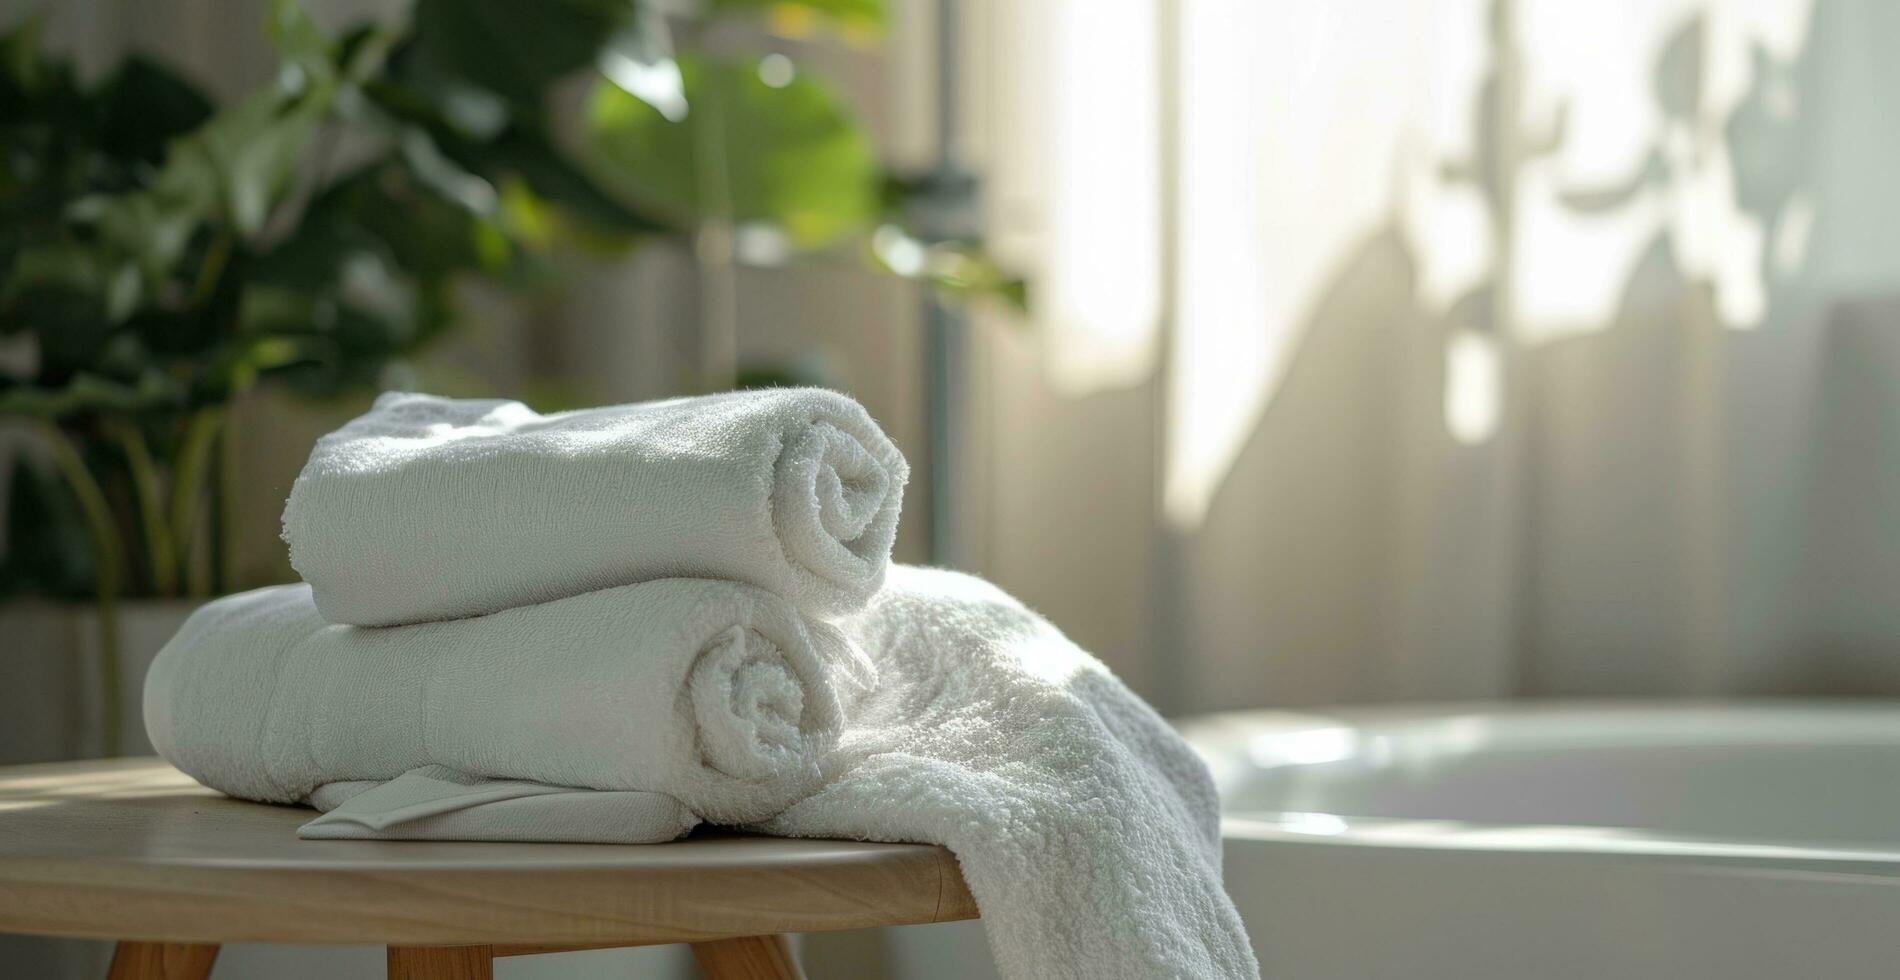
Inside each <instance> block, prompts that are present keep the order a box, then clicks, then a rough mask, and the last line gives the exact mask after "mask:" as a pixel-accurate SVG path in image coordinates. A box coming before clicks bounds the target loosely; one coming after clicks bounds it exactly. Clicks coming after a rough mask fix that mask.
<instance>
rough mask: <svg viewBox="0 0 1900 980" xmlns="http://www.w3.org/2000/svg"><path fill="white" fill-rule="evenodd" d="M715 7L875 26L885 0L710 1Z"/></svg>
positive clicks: (882, 14)
mask: <svg viewBox="0 0 1900 980" xmlns="http://www.w3.org/2000/svg"><path fill="white" fill-rule="evenodd" d="M712 7H713V9H715V10H776V11H788V10H801V11H809V12H811V13H814V14H818V15H821V16H824V17H830V18H832V19H834V20H837V21H839V22H841V23H844V24H847V25H852V26H857V25H878V24H882V23H884V0H712Z"/></svg>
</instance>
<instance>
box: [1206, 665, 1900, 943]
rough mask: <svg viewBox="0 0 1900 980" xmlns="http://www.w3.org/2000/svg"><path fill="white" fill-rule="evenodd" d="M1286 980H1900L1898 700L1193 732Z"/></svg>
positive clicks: (1275, 720)
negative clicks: (1218, 791) (1650, 979)
mask: <svg viewBox="0 0 1900 980" xmlns="http://www.w3.org/2000/svg"><path fill="white" fill-rule="evenodd" d="M1183 728H1184V730H1185V731H1186V732H1187V735H1188V737H1189V739H1190V740H1191V741H1192V742H1194V744H1195V745H1196V746H1197V747H1198V748H1200V749H1201V750H1202V752H1203V754H1204V755H1206V757H1207V758H1208V760H1209V762H1210V764H1211V765H1212V766H1213V768H1214V771H1215V774H1216V778H1217V779H1218V780H1219V781H1220V784H1221V794H1222V805H1223V809H1224V811H1225V813H1226V820H1225V825H1224V830H1225V835H1226V837H1227V847H1226V875H1227V885H1228V890H1229V891H1230V892H1231V893H1232V895H1233V896H1234V900H1235V902H1236V904H1238V905H1239V907H1240V911H1241V915H1242V916H1243V917H1244V918H1245V919H1246V921H1247V928H1248V930H1249V931H1250V933H1251V934H1252V936H1253V941H1254V946H1255V949H1256V950H1257V951H1258V952H1259V954H1260V961H1261V965H1262V970H1263V973H1264V974H1265V976H1266V977H1268V978H1269V980H1322V978H1324V980H1333V978H1339V980H1346V978H1351V980H1377V978H1388V977H1390V978H1406V980H1430V978H1447V980H1449V978H1457V980H1518V978H1526V980H1570V978H1576V980H1585V978H1588V980H1603V978H1624V977H1659V978H1661V977H1666V978H1670V980H1701V978H1707V980H1756V978H1761V980H1769V978H1773V980H1785V978H1805V977H1828V978H1860V977H1884V978H1891V977H1894V976H1900V707H1888V706H1882V705H1872V704H1850V703H1823V702H1787V703H1762V704H1735V705H1716V704H1675V705H1668V704H1650V705H1646V706H1630V705H1617V706H1612V705H1594V704H1548V705H1542V706H1536V707H1500V706H1494V705H1490V706H1451V707H1407V708H1381V709H1353V710H1343V711H1337V712H1334V711H1326V712H1320V713H1302V714H1292V713H1285V712H1270V711H1256V712H1240V713H1232V714H1224V715H1211V716H1205V717H1202V718H1198V719H1194V720H1191V721H1189V722H1187V723H1185V724H1184V726H1183Z"/></svg>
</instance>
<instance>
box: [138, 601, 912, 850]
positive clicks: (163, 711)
mask: <svg viewBox="0 0 1900 980" xmlns="http://www.w3.org/2000/svg"><path fill="white" fill-rule="evenodd" d="M873 677H874V671H873V669H872V668H871V666H870V665H869V662H868V661H867V660H865V659H864V657H863V655H862V654H861V653H860V652H859V651H858V650H857V649H856V647H854V646H853V645H852V644H851V643H850V642H849V641H848V640H846V639H845V638H844V637H843V636H842V635H841V634H840V633H839V632H838V631H837V630H836V629H835V628H833V627H831V626H828V625H826V624H824V623H820V622H813V621H810V620H808V619H806V618H804V617H803V616H801V615H799V614H798V613H797V611H796V610H794V609H793V608H792V607H791V606H790V605H789V604H787V603H786V602H785V601H784V600H783V599H780V598H779V597H777V596H774V595H772V594H770V593H768V592H765V591H762V590H760V589H756V588H753V587H751V586H745V585H738V584H735V583H730V582H716V581H708V580H701V579H663V580H660V581H656V582H648V583H645V584H641V585H631V586H622V587H620V588H614V589H603V590H600V591H596V592H589V593H586V594H583V595H578V596H573V597H570V598H566V599H560V600H557V601H554V602H548V603H542V604H539V605H532V606H523V607H521V608H519V609H510V610H506V611H503V612H498V613H494V614H491V615H488V616H481V617H476V618H472V619H461V620H454V621H451V622H443V623H422V624H418V625H414V626H397V627H390V628H387V629H367V628H363V627H354V626H343V625H335V624H331V623H327V622H325V621H324V619H323V617H322V616H321V615H319V614H318V612H317V608H316V605H315V604H314V603H313V602H312V601H311V597H310V588H309V586H306V585H286V586H276V587H272V588H266V589H258V590H256V591H253V592H246V593H242V594H239V595H234V596H227V597H225V598H223V599H218V600H216V601H214V602H211V603H209V604H207V605H206V606H204V607H203V608H202V609H200V610H198V611H197V612H196V613H194V614H193V615H192V617H191V618H190V620H188V621H187V622H186V623H185V625H184V627H183V628H182V629H181V630H180V631H179V633H178V635H177V636H176V637H174V638H173V639H172V640H171V642H170V643H168V644H166V645H165V648H164V649H163V650H161V651H160V652H159V655H158V658H157V660H156V661H155V662H154V663H153V665H152V669H151V671H150V673H149V674H148V675H147V677H146V684H145V724H146V730H147V731H148V733H149V734H150V735H151V739H152V744H153V745H154V746H156V747H157V748H158V751H159V754H161V755H163V756H164V757H165V758H166V759H167V760H169V761H170V762H171V763H172V764H173V765H176V766H177V767H178V768H180V769H182V770H184V771H185V772H186V773H188V774H190V775H191V776H192V777H193V778H195V779H197V780H198V781H199V782H202V783H204V784H205V785H207V786H210V787H212V788H214V789H218V790H222V791H223V792H226V793H229V794H231V795H232V796H239V797H244V798H247V799H254V800H266V801H273V802H294V801H300V800H305V799H307V798H309V797H310V795H311V793H312V791H313V790H315V789H316V788H317V787H319V786H322V785H324V784H327V783H335V782H346V781H365V780H373V781H383V780H394V779H396V778H397V777H399V776H402V775H403V774H404V773H407V772H409V771H410V770H414V769H418V768H420V767H425V766H430V765H437V766H445V767H448V769H450V770H454V771H456V772H459V773H462V774H466V775H468V776H472V777H487V778H493V779H503V780H522V781H529V782H535V783H544V784H549V785H550V786H553V787H571V788H576V789H582V788H585V789H599V790H643V791H650V792H653V793H663V794H666V795H668V796H671V797H673V798H674V799H676V800H678V801H679V802H680V803H681V804H682V805H684V806H685V807H686V808H687V810H689V811H690V812H691V813H692V814H697V815H698V816H700V817H703V818H705V819H707V820H713V821H718V822H722V823H743V822H747V821H755V820H761V819H764V818H766V817H769V816H771V815H772V814H775V813H777V812H779V811H780V810H782V809H783V808H784V807H785V806H787V805H788V804H790V803H791V802H792V801H794V800H797V799H799V798H801V797H803V796H804V795H805V794H806V793H809V792H810V791H811V790H812V789H813V788H814V787H816V785H817V784H818V779H819V770H818V765H817V763H818V760H819V759H820V758H821V757H822V756H823V755H824V754H825V753H826V752H827V751H829V750H830V749H831V748H832V747H834V746H835V745H836V743H837V739H838V735H839V732H840V729H841V726H842V724H843V721H844V710H843V709H844V705H845V703H846V702H847V700H849V699H853V698H856V697H858V696H859V695H860V694H861V693H862V691H863V690H865V689H866V688H867V687H868V686H869V685H870V684H871V682H872V678H873ZM503 809H507V808H503ZM491 812H492V811H491Z"/></svg>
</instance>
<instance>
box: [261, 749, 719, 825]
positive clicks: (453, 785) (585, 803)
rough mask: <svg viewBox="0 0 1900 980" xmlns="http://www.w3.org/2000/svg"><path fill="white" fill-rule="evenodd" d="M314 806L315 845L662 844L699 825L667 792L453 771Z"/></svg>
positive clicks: (316, 798)
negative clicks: (393, 842) (418, 842)
mask: <svg viewBox="0 0 1900 980" xmlns="http://www.w3.org/2000/svg"><path fill="white" fill-rule="evenodd" d="M309 802H310V804H311V805H312V806H314V807H316V808H317V809H319V810H324V811H326V812H325V813H324V814H323V816H320V817H318V818H316V819H315V820H312V821H310V822H309V823H306V824H304V825H303V826H301V827H299V828H297V836H299V837H302V838H305V839H308V840H485V841H558V842H562V843H569V844H658V843H662V842H665V841H670V840H673V839H674V838H676V837H679V836H680V835H682V834H684V833H686V832H687V831H689V830H692V829H693V828H694V827H695V826H698V824H699V817H697V816H695V815H694V814H693V812H692V811H691V810H688V809H686V807H685V806H684V805H682V804H681V803H680V801H678V800H676V799H674V798H672V797H671V796H668V795H666V794H665V793H649V792H646V791H645V790H598V789H574V788H572V787H567V786H549V785H547V784H545V783H531V782H527V781H525V780H520V779H486V778H483V777H479V776H470V775H468V774H467V773H463V772H457V771H456V770H453V769H450V768H449V767H447V766H423V767H422V768H420V769H411V770H409V771H408V772H406V773H403V774H402V775H400V776H397V777H396V778H395V779H391V780H389V781H387V782H373V781H350V782H340V783H327V784H325V785H322V786H319V787H317V788H316V789H314V790H312V791H311V793H310V799H309Z"/></svg>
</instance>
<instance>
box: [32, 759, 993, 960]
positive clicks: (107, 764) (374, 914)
mask: <svg viewBox="0 0 1900 980" xmlns="http://www.w3.org/2000/svg"><path fill="white" fill-rule="evenodd" d="M308 819H310V811H309V810H305V809H301V808H297V807H285V806H271V805H267V804H261V803H247V802H243V801H240V800H233V799H230V798H227V797H224V796H220V795H219V794H217V793H215V792H212V791H211V790H208V789H205V788H204V787H202V786H199V785H198V784H196V783H194V782H192V781H191V780H190V779H189V778H188V777H186V776H184V775H183V774H182V773H180V772H178V770H176V769H173V768H172V767H171V766H169V765H166V764H165V763H164V762H161V761H159V760H157V759H111V760H103V761H97V762H83V763H61V764H54V765H38V766H14V767H6V768H0V932H23V933H38V934H44V935H64V936H90V937H97V938H109V939H134V940H150V941H166V942H187V943H223V942H306V943H325V942H350V943H385V944H392V945H393V944H409V945H451V944H458V943H485V944H496V945H498V946H502V945H511V944H512V945H518V946H522V947H533V946H537V945H546V946H561V947H569V946H588V945H600V946H621V945H638V944H643V943H670V942H693V941H698V940H709V939H720V938H724V937H732V936H755V935H763V934H772V933H784V932H816V931H823V930H829V929H855V928H863V927H869V926H885V925H908V924H912V923H921V922H947V921H951V920H955V919H968V918H974V917H975V916H976V914H977V911H976V903H975V900H974V899H972V898H971V897H970V892H969V890H968V888H967V887H966V886H965V885H964V882H963V878H962V875H961V874H960V873H959V872H958V869H957V863H956V859H955V858H954V857H952V856H951V854H950V853H949V852H948V851H946V850H944V849H943V848H941V847H932V846H926V845H920V844H869V843H859V842H853V841H828V840H795V839H783V838H774V837H751V836H741V835H736V834H722V833H698V834H695V835H693V836H691V837H689V838H687V839H685V840H683V841H676V842H674V843H671V844H631V845H626V844H488V843H452V842H420V841H403V842H382V841H306V840H300V839H298V837H297V834H296V829H297V826H298V825H299V824H301V823H303V822H305V821H306V820H308Z"/></svg>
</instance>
